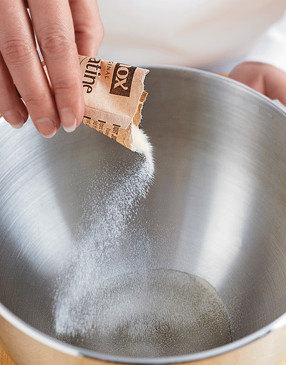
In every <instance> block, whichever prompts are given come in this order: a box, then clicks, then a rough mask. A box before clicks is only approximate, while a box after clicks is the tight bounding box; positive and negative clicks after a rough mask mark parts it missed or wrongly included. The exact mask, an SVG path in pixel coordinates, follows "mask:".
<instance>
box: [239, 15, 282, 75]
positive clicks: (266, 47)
mask: <svg viewBox="0 0 286 365" xmlns="http://www.w3.org/2000/svg"><path fill="white" fill-rule="evenodd" d="M244 61H252V62H262V63H268V64H271V65H273V66H276V67H278V68H280V69H282V70H283V71H285V72H286V11H285V13H284V15H283V16H282V18H280V20H279V21H278V22H277V23H275V24H274V25H272V26H271V27H270V28H269V29H268V30H267V31H266V32H265V33H264V34H263V35H262V37H261V38H260V39H259V40H258V42H257V44H256V45H255V46H254V48H253V49H252V50H251V51H250V53H249V54H248V56H247V57H246V58H245V59H244Z"/></svg>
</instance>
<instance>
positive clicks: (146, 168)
mask: <svg viewBox="0 0 286 365" xmlns="http://www.w3.org/2000/svg"><path fill="white" fill-rule="evenodd" d="M133 132H134V143H133V149H134V150H136V151H138V152H139V153H140V154H141V155H138V157H137V158H136V159H135V162H134V164H133V165H132V166H131V167H129V168H127V169H125V170H124V172H123V173H121V174H114V176H112V177H113V180H112V179H111V178H110V176H108V179H106V181H109V185H111V186H106V181H105V176H104V174H103V175H102V176H96V178H95V180H96V181H95V185H96V184H97V185H96V186H95V185H94V186H91V187H90V191H89V194H88V201H87V202H86V203H87V205H89V206H90V205H92V208H91V209H86V212H84V214H83V217H82V225H81V227H80V228H79V232H78V235H77V240H76V241H77V242H75V243H74V245H73V246H74V250H73V252H72V257H71V263H70V265H69V267H68V268H67V270H66V272H65V273H64V275H61V277H59V279H58V281H57V290H56V295H55V303H54V315H55V330H56V333H57V334H58V335H71V336H75V335H76V334H83V333H85V332H87V331H89V330H90V329H91V328H92V326H93V314H94V310H93V308H94V305H95V304H94V303H96V299H97V292H98V289H99V287H100V284H101V282H102V281H104V280H106V279H107V278H110V277H113V276H116V275H118V274H121V273H122V272H124V271H126V267H125V266H126V265H125V266H124V260H123V259H122V256H126V254H127V253H128V252H129V253H130V252H131V253H130V256H131V258H130V261H133V262H134V263H140V264H141V266H142V265H143V266H144V265H145V263H146V261H147V259H145V260H144V255H145V257H147V256H146V255H148V235H146V233H145V232H144V230H142V229H141V231H140V229H139V228H140V227H138V232H136V234H135V233H134V232H133V233H132V232H130V229H129V223H130V220H131V219H132V217H134V216H135V213H136V209H137V208H138V204H139V202H140V201H141V200H142V199H143V198H145V197H146V195H147V193H148V191H149V187H150V185H151V183H152V180H153V175H154V161H153V156H152V146H151V144H150V142H149V141H148V138H147V136H146V135H145V134H144V133H143V132H142V131H141V130H139V129H138V128H137V127H136V128H134V130H133ZM110 180H111V183H110ZM103 185H104V186H105V188H106V191H102V190H103V189H102V188H101V190H99V189H98V186H103ZM132 234H133V236H134V235H135V238H133V242H130V237H131V236H132ZM126 242H127V243H126ZM128 245H129V246H128ZM126 246H128V247H126ZM138 256H140V257H138ZM120 258H121V259H120ZM129 269H130V268H129Z"/></svg>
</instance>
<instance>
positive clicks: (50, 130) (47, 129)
mask: <svg viewBox="0 0 286 365" xmlns="http://www.w3.org/2000/svg"><path fill="white" fill-rule="evenodd" d="M35 126H36V128H37V129H38V132H39V133H40V134H42V135H43V136H44V137H46V138H52V137H53V136H54V135H55V134H56V133H57V129H56V127H55V124H54V123H53V122H52V121H51V119H49V118H41V119H37V120H36V121H35Z"/></svg>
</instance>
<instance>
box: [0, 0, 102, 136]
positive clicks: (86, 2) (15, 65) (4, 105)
mask: <svg viewBox="0 0 286 365" xmlns="http://www.w3.org/2000/svg"><path fill="white" fill-rule="evenodd" d="M26 5H27V6H29V9H30V13H31V19H30V17H29V15H28V12H27V9H26ZM33 32H35V34H36V36H37V40H38V43H39V46H40V49H41V52H42V55H43V57H44V60H45V63H46V66H47V69H48V73H49V77H50V80H51V84H52V87H53V91H54V97H53V95H52V93H51V90H50V87H49V83H48V81H47V78H46V76H45V73H44V71H43V68H42V65H41V61H40V58H39V56H38V53H37V50H36V44H35V40H34V35H33ZM102 37H103V26H102V23H101V20H100V16H99V10H98V6H97V3H96V0H81V1H79V0H57V1H53V0H28V1H26V2H25V1H24V0H9V1H0V113H1V114H2V115H3V116H4V118H5V119H6V121H7V122H8V123H10V124H11V125H12V126H13V127H15V128H21V127H22V126H23V124H24V123H25V121H26V120H27V117H28V113H29V114H30V116H31V118H32V120H33V122H34V124H35V127H36V128H37V130H38V131H39V133H41V134H42V135H43V136H45V137H52V136H54V135H55V133H56V132H57V131H58V130H59V128H60V124H62V126H63V128H64V129H65V130H66V131H67V132H72V131H74V130H75V128H76V127H78V126H79V124H80V123H81V121H82V118H83V113H84V100H83V89H82V82H81V74H80V67H79V60H78V54H83V55H87V56H96V53H97V51H98V48H99V45H100V43H101V40H102ZM15 86H16V88H17V89H18V91H19V93H20V95H21V97H22V99H23V101H24V102H25V103H23V101H22V100H21V99H20V97H19V95H18V94H17V90H16V88H15Z"/></svg>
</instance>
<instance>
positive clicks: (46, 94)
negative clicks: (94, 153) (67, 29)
mask: <svg viewBox="0 0 286 365" xmlns="http://www.w3.org/2000/svg"><path fill="white" fill-rule="evenodd" d="M0 52H1V54H2V56H3V60H4V62H5V64H6V66H7V68H8V70H9V73H10V75H11V77H12V79H13V82H14V84H15V85H16V87H17V89H18V91H19V92H20V94H21V96H22V98H23V100H24V102H25V104H26V106H27V109H28V111H29V113H30V115H31V118H32V120H33V121H34V124H35V126H36V128H37V129H38V131H39V132H40V133H41V134H42V135H43V136H45V137H51V136H53V135H54V134H55V133H56V131H57V129H58V128H59V119H58V115H57V111H56V106H55V103H54V100H53V97H52V95H51V92H50V88H49V85H48V82H47V78H46V77H45V74H44V71H43V68H42V66H41V63H40V60H39V57H38V54H37V51H36V48H35V44H34V38H33V33H32V30H31V25H30V20H29V17H28V13H27V10H26V8H25V6H24V3H23V2H22V1H21V0H10V1H7V2H6V1H1V2H0Z"/></svg>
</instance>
